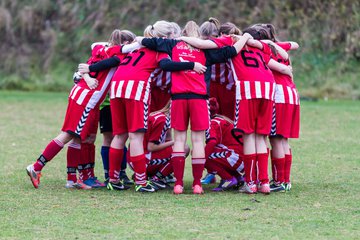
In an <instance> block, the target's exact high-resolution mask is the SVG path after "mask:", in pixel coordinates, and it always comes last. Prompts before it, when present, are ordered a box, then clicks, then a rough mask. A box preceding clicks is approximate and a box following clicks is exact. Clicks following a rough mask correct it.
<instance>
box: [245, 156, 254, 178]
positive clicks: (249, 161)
mask: <svg viewBox="0 0 360 240" xmlns="http://www.w3.org/2000/svg"><path fill="white" fill-rule="evenodd" d="M244 170H245V182H246V183H255V181H256V154H246V155H245V154H244Z"/></svg>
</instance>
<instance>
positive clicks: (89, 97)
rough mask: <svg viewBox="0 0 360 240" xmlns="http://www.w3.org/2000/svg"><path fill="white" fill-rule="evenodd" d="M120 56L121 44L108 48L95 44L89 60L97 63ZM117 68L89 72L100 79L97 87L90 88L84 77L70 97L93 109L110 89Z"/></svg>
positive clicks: (72, 90) (89, 62) (73, 89)
mask: <svg viewBox="0 0 360 240" xmlns="http://www.w3.org/2000/svg"><path fill="white" fill-rule="evenodd" d="M115 55H116V56H118V57H119V58H121V48H120V46H114V47H110V48H106V47H104V46H99V45H97V46H95V47H94V49H93V50H92V56H91V57H90V58H89V60H88V61H87V63H88V64H93V63H96V62H98V61H100V60H104V59H107V58H109V57H113V56H115ZM115 71H116V68H111V69H108V70H104V71H100V72H95V73H89V75H90V76H91V77H93V78H96V79H97V80H98V86H97V88H96V89H90V88H89V87H88V85H87V83H86V82H85V80H84V79H81V80H80V81H79V83H77V84H75V85H74V86H73V88H72V89H71V91H70V94H69V98H70V99H72V100H74V101H76V103H77V104H79V105H82V106H84V107H88V108H91V109H93V108H94V107H95V106H97V105H99V104H100V103H101V102H102V101H103V100H104V98H105V97H106V94H107V92H108V90H109V86H110V81H111V78H112V77H113V75H114V73H115Z"/></svg>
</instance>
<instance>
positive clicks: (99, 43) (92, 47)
mask: <svg viewBox="0 0 360 240" xmlns="http://www.w3.org/2000/svg"><path fill="white" fill-rule="evenodd" d="M96 45H102V46H105V45H109V43H108V42H94V43H93V44H91V50H92V49H94V47H95V46H96Z"/></svg>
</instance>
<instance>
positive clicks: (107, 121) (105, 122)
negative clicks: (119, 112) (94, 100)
mask: <svg viewBox="0 0 360 240" xmlns="http://www.w3.org/2000/svg"><path fill="white" fill-rule="evenodd" d="M99 125H100V133H104V132H112V123H111V110H110V106H105V107H103V108H102V109H101V110H100V118H99Z"/></svg>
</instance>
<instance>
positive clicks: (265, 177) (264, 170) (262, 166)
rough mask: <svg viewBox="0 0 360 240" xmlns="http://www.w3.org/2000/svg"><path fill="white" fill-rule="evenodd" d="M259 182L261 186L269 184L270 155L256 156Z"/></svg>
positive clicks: (261, 154) (260, 154)
mask: <svg viewBox="0 0 360 240" xmlns="http://www.w3.org/2000/svg"><path fill="white" fill-rule="evenodd" d="M256 162H257V170H258V180H259V182H260V183H261V184H265V183H269V174H268V164H269V154H268V153H258V154H256Z"/></svg>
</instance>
